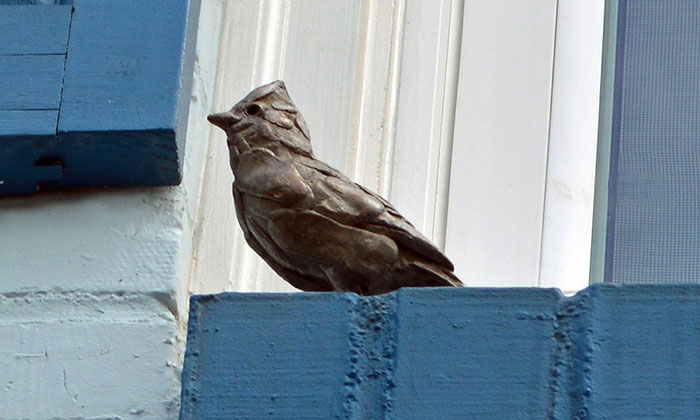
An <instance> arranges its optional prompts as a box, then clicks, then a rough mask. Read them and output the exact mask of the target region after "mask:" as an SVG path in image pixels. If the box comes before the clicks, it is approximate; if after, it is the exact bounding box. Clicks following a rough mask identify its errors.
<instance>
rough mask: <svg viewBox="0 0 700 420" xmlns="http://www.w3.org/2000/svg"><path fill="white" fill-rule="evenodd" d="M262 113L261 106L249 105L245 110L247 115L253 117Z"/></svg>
mask: <svg viewBox="0 0 700 420" xmlns="http://www.w3.org/2000/svg"><path fill="white" fill-rule="evenodd" d="M260 111H262V109H260V107H259V106H257V105H255V104H253V105H248V107H247V108H246V109H245V113H246V114H248V115H250V116H251V117H252V116H253V115H258V114H259V113H260Z"/></svg>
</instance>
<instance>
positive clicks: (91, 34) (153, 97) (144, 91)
mask: <svg viewBox="0 0 700 420" xmlns="http://www.w3.org/2000/svg"><path fill="white" fill-rule="evenodd" d="M188 5H189V2H186V1H178V2H175V3H173V2H169V1H163V0H157V1H148V2H141V1H123V2H94V1H89V0H88V1H82V0H77V1H76V2H75V4H74V7H75V11H74V12H73V23H72V26H71V35H70V44H69V46H68V52H69V53H68V59H67V62H66V75H65V80H64V86H63V97H62V104H61V120H60V122H59V131H62V132H70V131H108V130H139V129H173V130H174V128H175V125H176V110H177V106H178V94H179V93H180V92H179V82H180V77H181V73H180V72H181V69H182V60H183V58H184V57H183V50H184V48H183V47H184V43H185V31H186V23H187V8H188Z"/></svg>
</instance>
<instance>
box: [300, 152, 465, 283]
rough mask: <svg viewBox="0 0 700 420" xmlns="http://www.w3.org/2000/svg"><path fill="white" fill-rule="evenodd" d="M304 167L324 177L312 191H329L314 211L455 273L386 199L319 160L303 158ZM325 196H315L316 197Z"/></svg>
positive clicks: (445, 260)
mask: <svg viewBox="0 0 700 420" xmlns="http://www.w3.org/2000/svg"><path fill="white" fill-rule="evenodd" d="M301 164H302V165H304V166H306V167H308V168H311V169H314V170H316V171H318V172H320V173H321V174H323V175H325V177H319V180H316V182H314V183H312V185H314V187H312V188H314V189H320V188H325V189H326V190H330V191H329V194H327V195H328V197H327V198H326V199H324V200H320V202H319V203H317V204H316V207H315V208H314V210H316V211H318V212H319V213H321V214H323V215H325V216H327V217H329V218H331V219H333V220H335V221H336V222H339V223H343V224H350V225H352V226H354V227H357V228H361V229H366V230H368V231H371V232H375V233H381V234H384V235H386V236H388V237H390V238H391V239H393V240H394V241H395V242H396V243H397V244H398V245H399V246H400V247H402V248H405V249H408V250H410V251H412V252H414V253H415V254H417V255H419V256H420V257H422V258H424V259H426V260H428V261H430V262H432V263H435V264H437V265H439V266H441V267H442V268H444V269H446V270H448V271H453V270H454V265H453V264H452V262H451V261H450V260H449V259H448V258H447V257H446V256H445V255H444V254H443V253H442V252H440V250H439V249H437V248H436V247H435V245H433V244H432V243H431V242H430V241H429V240H428V239H427V238H426V237H425V236H423V234H421V233H420V232H419V231H418V230H417V229H416V228H415V227H414V226H413V225H412V224H411V223H410V222H409V221H408V220H406V219H405V218H404V217H403V216H401V214H400V213H399V212H398V211H397V210H396V209H395V208H394V206H392V205H391V203H389V202H388V201H387V200H385V199H384V198H382V197H380V196H379V195H377V194H376V193H374V192H372V191H370V190H368V189H367V188H365V187H363V186H362V185H359V184H357V183H355V182H352V181H351V180H350V179H348V178H347V177H346V176H345V175H343V174H341V173H340V172H338V171H337V170H335V169H333V168H332V167H330V166H328V165H327V164H325V163H323V162H321V161H319V160H316V159H304V160H303V161H301ZM319 181H320V182H319ZM314 192H315V194H316V192H317V191H314ZM323 195H324V194H316V198H317V199H318V198H321V197H320V196H323Z"/></svg>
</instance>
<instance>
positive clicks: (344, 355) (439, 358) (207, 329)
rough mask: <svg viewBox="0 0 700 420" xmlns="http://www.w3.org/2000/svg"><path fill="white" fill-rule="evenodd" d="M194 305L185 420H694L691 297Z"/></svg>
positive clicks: (697, 405)
mask: <svg viewBox="0 0 700 420" xmlns="http://www.w3.org/2000/svg"><path fill="white" fill-rule="evenodd" d="M191 302H192V303H191V308H190V324H189V332H188V343H187V352H186V356H185V367H184V370H183V391H182V409H181V416H180V418H181V419H202V418H207V419H219V418H220V419H224V418H226V419H234V418H283V419H288V418H342V419H364V418H374V419H382V418H386V419H425V418H439V419H452V418H453V419H465V418H468V419H494V418H507V419H561V420H564V419H566V420H571V419H580V420H583V419H623V418H645V419H653V418H659V419H662V418H663V419H688V418H700V400H699V399H698V395H700V328H698V325H700V286H693V285H683V286H681V285H679V286H675V285H656V286H649V285H637V286H614V285H610V284H597V285H594V286H591V287H590V288H588V289H586V290H584V291H582V292H580V293H579V294H577V295H576V296H574V297H571V298H565V297H563V296H562V295H561V294H560V293H559V292H558V291H556V290H552V289H468V288H464V289H403V290H400V291H398V292H396V293H392V294H389V295H385V296H380V297H371V298H360V297H358V296H356V295H352V294H340V293H327V294H312V293H303V294H237V293H228V294H220V295H213V296H195V297H193V298H192V301H191Z"/></svg>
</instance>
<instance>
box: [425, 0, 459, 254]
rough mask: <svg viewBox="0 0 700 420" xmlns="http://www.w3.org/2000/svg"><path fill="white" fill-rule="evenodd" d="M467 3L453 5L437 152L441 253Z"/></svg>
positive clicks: (436, 235)
mask: <svg viewBox="0 0 700 420" xmlns="http://www.w3.org/2000/svg"><path fill="white" fill-rule="evenodd" d="M463 18H464V0H453V1H451V2H450V15H449V32H448V41H447V57H446V61H447V63H446V69H445V85H444V88H443V92H444V96H443V100H442V120H441V123H440V142H439V148H438V149H439V151H438V165H437V177H436V178H437V179H436V187H435V201H434V203H435V204H434V206H435V207H434V209H433V223H432V226H433V228H432V232H431V238H432V239H433V241H434V242H435V244H436V245H437V246H438V247H439V248H440V249H445V238H446V235H447V210H448V207H449V201H450V177H451V175H452V144H453V138H454V128H455V115H456V112H457V92H458V85H459V62H460V56H461V52H462V51H461V50H462V24H463Z"/></svg>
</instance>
